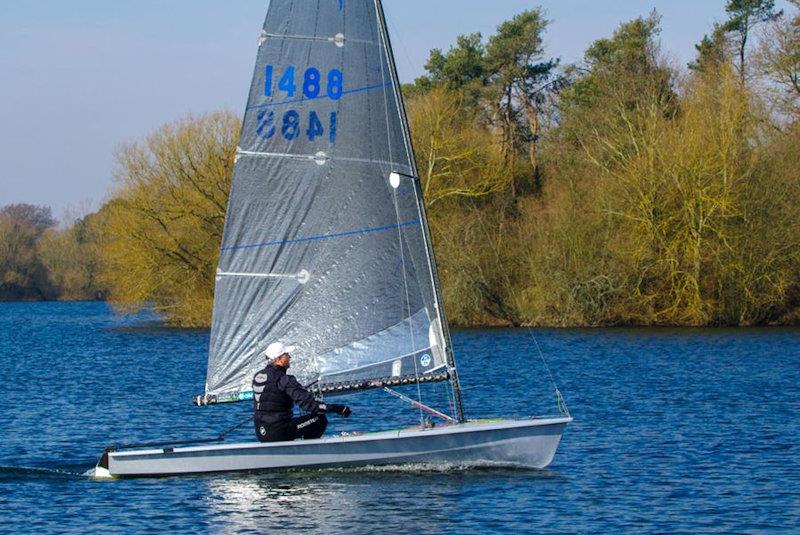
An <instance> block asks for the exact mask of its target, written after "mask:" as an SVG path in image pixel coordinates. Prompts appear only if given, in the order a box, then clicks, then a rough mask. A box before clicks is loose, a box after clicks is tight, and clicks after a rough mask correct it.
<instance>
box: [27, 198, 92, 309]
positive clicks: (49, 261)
mask: <svg viewBox="0 0 800 535" xmlns="http://www.w3.org/2000/svg"><path fill="white" fill-rule="evenodd" d="M102 217H103V214H102V213H101V214H90V215H88V216H86V217H83V218H78V219H77V220H75V221H74V222H73V223H72V224H71V225H70V226H69V227H67V228H66V229H63V230H58V229H48V230H47V231H46V232H45V233H44V235H43V236H42V237H41V239H40V240H39V242H38V244H37V251H38V255H39V258H40V259H41V261H42V264H44V266H45V267H46V268H47V271H48V273H49V278H50V281H51V282H52V283H53V284H54V285H55V286H56V287H57V288H58V289H59V298H60V299H64V300H88V299H97V298H102V297H103V293H104V292H103V290H102V288H101V287H100V283H99V281H98V276H99V273H100V243H101V239H102V235H101V232H102V226H101V225H102V223H101V220H102Z"/></svg>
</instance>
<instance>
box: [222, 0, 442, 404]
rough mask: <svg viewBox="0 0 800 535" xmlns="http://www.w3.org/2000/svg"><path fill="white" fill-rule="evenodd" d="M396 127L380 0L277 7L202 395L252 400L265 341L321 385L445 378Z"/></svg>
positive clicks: (246, 137) (396, 97)
mask: <svg viewBox="0 0 800 535" xmlns="http://www.w3.org/2000/svg"><path fill="white" fill-rule="evenodd" d="M405 121H406V119H405V112H404V109H403V104H402V98H401V96H400V90H399V84H398V83H397V79H396V72H395V67H394V63H393V58H392V55H391V47H390V44H389V42H388V35H387V34H386V33H385V28H384V26H383V13H382V9H381V7H380V4H379V2H377V1H375V0H347V1H344V2H342V3H341V4H340V3H339V2H336V1H334V0H317V1H309V0H272V2H271V3H270V7H269V11H268V14H267V18H266V21H265V24H264V28H263V32H262V37H261V39H260V43H259V47H258V55H257V60H256V66H255V70H254V75H253V80H252V83H251V89H250V95H249V98H248V103H247V105H246V109H245V116H244V120H243V127H242V135H241V140H240V147H239V150H238V153H237V161H236V165H235V168H234V177H233V184H232V190H231V196H230V201H229V207H228V213H227V218H226V225H225V232H224V235H223V243H222V247H221V252H220V260H219V266H218V272H217V275H218V276H217V279H216V293H215V302H214V318H213V322H212V333H211V344H210V349H209V362H208V373H207V381H206V383H207V386H206V398H208V399H212V398H216V399H225V400H232V399H234V398H237V397H243V398H244V399H247V393H248V392H249V391H250V386H251V380H252V377H253V374H254V373H255V371H256V370H258V369H260V368H261V367H263V366H264V357H263V356H262V352H263V351H264V349H265V348H266V346H267V345H269V344H270V343H271V342H274V341H283V342H286V343H291V344H293V345H297V346H298V349H297V350H296V352H295V353H294V354H293V356H294V359H293V361H292V370H293V373H294V374H295V375H297V376H298V378H299V379H300V380H301V381H303V382H305V383H311V382H314V383H315V384H316V385H317V388H319V389H320V392H326V391H328V390H329V389H330V388H333V386H332V385H340V386H341V385H350V386H349V387H347V389H346V390H348V391H352V389H353V388H355V386H353V385H361V386H362V387H363V386H364V385H370V384H373V383H374V384H378V383H381V384H383V383H384V382H385V383H386V384H393V383H391V381H395V380H396V378H398V377H402V378H404V379H403V380H404V381H407V380H408V379H407V378H408V377H416V378H417V379H419V381H420V382H435V381H440V380H447V379H448V378H450V377H451V374H452V372H454V371H455V370H454V364H453V362H452V357H451V355H449V354H448V351H449V346H450V344H449V338H448V336H447V330H446V323H445V322H444V319H443V315H442V310H441V306H440V303H439V296H438V290H437V288H436V285H437V280H436V276H435V273H434V272H433V269H434V263H433V261H432V258H431V251H430V248H429V247H430V244H429V237H428V234H427V232H428V231H427V222H426V220H425V211H424V206H422V205H421V203H422V197H421V190H420V184H419V179H418V178H416V174H417V173H416V166H415V163H414V158H413V150H412V148H411V143H410V138H409V136H408V129H407V125H406V122H405ZM442 370H445V371H444V373H443V372H442ZM387 381H388V382H387ZM337 388H338V387H337ZM342 388H344V387H342ZM359 388H361V387H359ZM334 391H336V388H334Z"/></svg>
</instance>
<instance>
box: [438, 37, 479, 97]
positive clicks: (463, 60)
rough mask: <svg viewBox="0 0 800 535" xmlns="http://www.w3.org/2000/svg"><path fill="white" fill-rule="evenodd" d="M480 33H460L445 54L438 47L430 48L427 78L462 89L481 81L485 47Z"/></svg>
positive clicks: (449, 86)
mask: <svg viewBox="0 0 800 535" xmlns="http://www.w3.org/2000/svg"><path fill="white" fill-rule="evenodd" d="M481 41H482V36H481V34H480V33H472V34H469V35H460V36H458V37H457V38H456V44H455V46H453V47H451V48H450V50H449V51H448V52H447V54H443V53H442V51H441V50H440V49H438V48H434V49H433V50H431V54H430V57H429V58H428V63H426V64H425V69H426V70H427V71H428V73H429V74H428V79H429V80H430V81H431V82H433V83H434V84H443V85H445V86H446V87H447V88H448V89H462V88H464V87H465V86H467V85H469V84H471V83H473V82H475V81H479V82H480V81H481V80H482V78H483V75H484V72H483V58H484V54H485V47H484V46H483V43H482V42H481Z"/></svg>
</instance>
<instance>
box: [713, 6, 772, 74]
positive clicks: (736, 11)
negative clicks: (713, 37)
mask: <svg viewBox="0 0 800 535" xmlns="http://www.w3.org/2000/svg"><path fill="white" fill-rule="evenodd" d="M725 11H727V12H728V15H729V16H730V18H729V19H728V21H727V22H726V23H725V24H724V25H723V28H724V29H725V30H726V31H728V32H732V33H733V34H735V35H736V36H737V39H738V42H737V49H738V55H739V78H740V80H741V83H742V84H744V83H745V81H746V76H747V63H746V54H747V44H748V41H749V39H750V35H751V33H752V31H753V29H754V28H755V27H756V26H758V25H759V24H763V23H765V22H769V21H774V20H776V19H777V18H778V17H780V16H781V13H782V12H781V11H775V0H728V3H727V5H726V6H725Z"/></svg>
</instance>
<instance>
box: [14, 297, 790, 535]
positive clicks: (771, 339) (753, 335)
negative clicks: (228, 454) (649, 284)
mask: <svg viewBox="0 0 800 535" xmlns="http://www.w3.org/2000/svg"><path fill="white" fill-rule="evenodd" d="M532 333H533V335H534V336H535V339H536V341H538V343H539V345H540V346H541V347H542V350H543V351H544V353H545V355H546V356H547V360H548V362H549V364H550V366H551V368H552V369H553V372H554V375H555V377H556V380H557V382H558V384H559V386H560V388H561V390H562V391H563V393H564V396H565V397H566V400H567V403H568V404H569V408H570V410H571V413H572V415H573V417H575V419H576V421H575V423H574V424H573V425H571V426H569V427H568V428H567V432H566V434H565V435H564V438H563V441H562V443H561V447H560V449H559V451H558V454H557V455H556V459H555V461H554V463H553V464H552V465H551V466H550V467H549V468H548V469H547V470H543V471H536V470H513V469H463V468H459V467H450V466H412V467H407V468H402V469H401V468H398V467H394V468H373V469H370V468H360V469H352V470H305V471H290V472H279V473H267V474H256V475H227V476H219V475H215V476H204V477H199V476H198V477H186V478H166V479H150V480H124V481H110V482H97V481H93V480H90V479H88V478H86V477H83V476H82V475H81V474H82V473H84V472H85V471H86V470H88V469H90V468H92V467H93V465H94V464H95V462H96V460H97V457H98V456H99V454H100V452H101V451H102V449H103V448H104V447H105V446H107V445H109V444H112V443H120V442H123V443H124V442H132V441H146V440H161V439H170V438H176V439H177V438H186V437H192V438H195V437H213V436H216V435H217V434H219V433H220V432H221V431H222V430H224V429H225V428H227V427H229V426H231V425H234V424H236V423H237V422H238V421H240V420H241V419H242V418H245V417H246V416H247V415H248V413H249V411H250V407H249V406H247V405H246V404H243V405H237V406H227V407H212V408H205V409H198V408H194V407H193V406H192V405H191V402H190V399H191V396H192V395H195V394H199V393H201V392H202V388H203V383H204V379H205V358H206V346H207V342H208V333H206V332H204V331H177V330H171V329H166V328H163V327H160V326H159V325H158V324H157V322H155V321H153V318H150V317H148V316H147V315H140V316H137V317H133V318H120V317H116V316H114V315H113V314H112V313H111V311H110V309H109V308H108V307H107V305H105V304H102V303H0V410H2V416H1V417H0V531H2V532H24V533H31V532H38V533H52V532H59V533H64V532H75V533H86V532H102V533H128V532H169V533H198V532H211V533H259V532H273V531H276V530H277V529H279V528H284V529H287V530H290V531H300V530H307V531H309V532H345V531H346V532H350V533H369V532H375V531H382V530H387V531H389V532H395V531H397V532H404V533H410V532H414V533H443V532H444V533H465V532H479V531H480V532H488V533H492V532H511V531H514V532H607V533H614V532H665V531H668V532H694V533H696V532H751V533H752V532H787V533H788V532H795V533H796V532H798V531H800V330H797V329H750V330H727V329H726V330H707V329H682V330H677V329H676V330H672V329H670V330H666V329H664V330H656V329H641V330H625V329H609V330H535V331H532ZM454 346H455V347H456V351H457V357H458V359H459V360H458V362H459V368H460V373H461V377H462V382H463V383H464V385H465V387H466V390H465V392H464V399H465V408H466V412H467V414H468V416H470V417H488V416H515V417H520V416H528V415H545V414H554V413H555V401H554V396H553V392H552V388H551V387H550V383H549V380H548V379H547V375H546V372H545V370H544V367H543V365H542V363H541V360H540V359H539V357H538V354H537V352H536V347H535V344H534V339H533V337H532V335H531V333H530V332H529V331H527V330H474V331H456V332H455V333H454ZM489 355H491V358H487V356H489ZM445 394H446V392H445V390H444V387H443V386H441V385H436V386H435V387H432V388H428V389H425V390H424V391H423V400H424V401H426V402H429V403H432V404H434V405H436V406H437V407H439V408H445V409H446V408H447V406H446V404H444V403H445V402H444V401H442V400H444V399H445ZM412 395H414V396H416V391H415V390H414V391H413V392H412ZM346 402H347V403H348V404H350V406H351V407H352V408H353V411H354V414H353V417H351V418H350V419H349V420H341V419H336V418H332V425H331V427H330V428H329V433H331V434H335V433H340V432H342V431H357V430H366V429H389V428H394V427H397V426H398V425H405V424H409V425H411V424H414V422H415V421H416V420H417V418H418V414H417V413H416V412H415V411H414V410H413V409H410V408H409V407H407V406H405V405H403V404H401V403H400V402H398V401H397V400H396V399H394V398H392V397H390V396H388V395H386V394H384V393H381V392H371V393H367V394H363V395H358V396H351V397H349V398H347V400H346ZM251 432H252V431H251V427H250V426H249V425H246V426H245V427H244V428H242V429H241V430H240V431H237V432H236V433H235V434H234V435H233V436H232V437H231V438H230V439H229V440H232V441H237V440H251V439H252V436H251Z"/></svg>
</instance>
